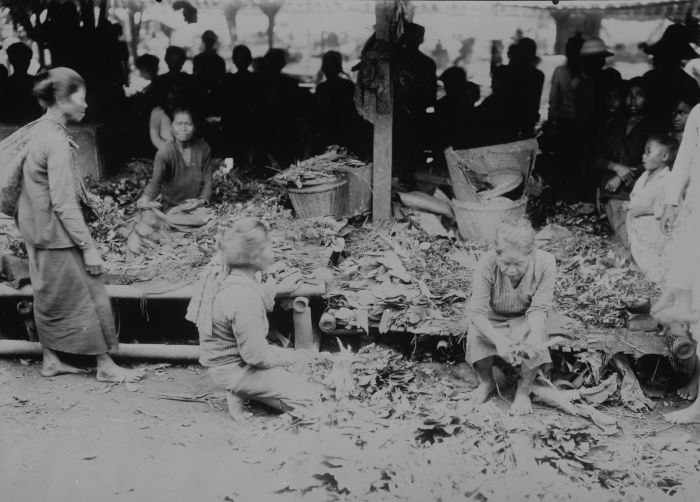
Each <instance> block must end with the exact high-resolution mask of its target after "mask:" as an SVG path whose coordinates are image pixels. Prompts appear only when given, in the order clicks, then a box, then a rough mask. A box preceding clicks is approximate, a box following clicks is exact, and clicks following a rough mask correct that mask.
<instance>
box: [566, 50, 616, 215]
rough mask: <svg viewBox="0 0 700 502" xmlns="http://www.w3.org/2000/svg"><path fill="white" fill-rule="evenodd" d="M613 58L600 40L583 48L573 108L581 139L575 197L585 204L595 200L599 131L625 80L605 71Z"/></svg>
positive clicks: (614, 73) (577, 132) (577, 130)
mask: <svg viewBox="0 0 700 502" xmlns="http://www.w3.org/2000/svg"><path fill="white" fill-rule="evenodd" d="M612 55H613V53H612V52H610V51H608V49H607V48H606V47H605V44H604V43H603V41H602V40H601V39H599V38H590V39H588V40H586V41H584V42H583V45H582V46H581V52H580V56H579V60H580V62H581V73H580V74H579V78H580V80H581V81H580V82H579V85H578V86H577V87H576V91H575V99H574V108H575V111H576V134H577V138H578V148H577V150H576V151H577V157H578V160H579V169H578V173H577V176H576V179H577V186H578V193H577V194H576V197H577V198H578V199H579V200H583V201H592V200H593V198H594V193H595V191H594V187H595V176H594V174H595V171H596V156H595V152H596V150H597V147H598V141H599V138H600V132H601V130H602V129H603V127H604V126H605V123H606V121H607V118H608V115H609V113H608V95H609V93H610V90H611V89H612V88H613V87H615V86H617V85H619V83H620V82H621V81H622V77H621V76H620V73H619V72H618V71H617V70H615V69H613V68H604V66H605V60H606V59H607V58H608V57H609V56H612Z"/></svg>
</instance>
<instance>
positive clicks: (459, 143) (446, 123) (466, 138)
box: [434, 66, 481, 151]
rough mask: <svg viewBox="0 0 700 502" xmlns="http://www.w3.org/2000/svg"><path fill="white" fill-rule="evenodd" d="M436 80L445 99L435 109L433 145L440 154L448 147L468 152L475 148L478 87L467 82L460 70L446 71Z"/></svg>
mask: <svg viewBox="0 0 700 502" xmlns="http://www.w3.org/2000/svg"><path fill="white" fill-rule="evenodd" d="M440 80H441V81H442V83H443V85H444V87H445V96H443V97H442V98H440V99H439V100H438V102H437V104H436V105H435V125H436V127H435V128H434V131H435V134H436V144H437V147H438V149H439V150H440V151H442V150H444V149H445V148H446V147H448V146H451V147H453V148H456V149H464V148H470V147H472V146H474V145H475V144H476V129H475V128H476V127H477V124H476V112H475V109H474V105H475V104H476V102H477V101H479V98H480V97H481V91H480V89H479V86H478V85H477V84H475V83H473V82H469V81H467V73H466V72H465V71H464V69H463V68H461V67H458V66H453V67H451V68H447V69H446V70H445V71H444V72H442V75H440Z"/></svg>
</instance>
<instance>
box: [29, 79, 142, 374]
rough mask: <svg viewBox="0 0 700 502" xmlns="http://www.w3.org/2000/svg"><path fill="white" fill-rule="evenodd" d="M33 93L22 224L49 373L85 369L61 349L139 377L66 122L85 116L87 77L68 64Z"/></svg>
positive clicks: (100, 368)
mask: <svg viewBox="0 0 700 502" xmlns="http://www.w3.org/2000/svg"><path fill="white" fill-rule="evenodd" d="M34 95H35V96H36V97H37V99H38V100H39V102H40V104H41V105H42V106H43V107H44V108H46V113H45V115H44V116H43V117H42V118H41V119H40V120H39V121H38V123H37V124H36V125H34V126H33V127H32V129H31V138H30V139H29V142H28V144H27V158H26V160H25V162H24V168H23V180H22V191H21V194H20V197H19V201H18V210H17V225H18V227H19V230H20V232H21V233H22V236H23V237H24V241H25V243H26V245H27V254H28V255H29V275H30V278H31V281H32V287H33V290H34V317H35V320H36V327H37V332H38V334H39V341H40V342H41V345H42V348H43V366H42V369H41V374H42V375H43V376H46V377H50V376H55V375H60V374H64V373H80V372H82V370H80V369H78V368H75V367H73V366H70V365H68V364H65V363H63V362H62V361H61V360H60V359H59V356H58V352H64V353H69V354H85V355H91V356H96V358H97V379H98V380H100V381H104V382H121V381H127V382H129V381H135V380H139V379H140V378H141V373H139V372H136V371H133V370H126V369H123V368H120V367H119V366H117V365H116V364H115V363H114V361H112V358H111V357H110V356H109V352H112V351H115V350H117V349H118V341H117V333H116V330H115V327H114V319H113V317H112V309H111V306H110V302H109V297H108V296H107V292H106V290H105V287H104V284H103V283H102V281H101V279H100V278H99V275H100V274H101V273H102V271H103V263H102V259H101V258H100V255H99V253H98V251H97V248H96V246H95V243H94V241H93V240H92V237H91V236H90V232H89V230H88V227H87V225H86V223H85V219H84V218H83V214H82V212H81V204H87V194H86V193H85V190H84V187H83V184H82V179H81V176H80V172H79V170H78V167H77V166H76V165H75V158H74V155H73V151H72V150H73V143H72V141H71V139H70V137H69V136H68V132H67V130H66V126H67V124H68V123H70V122H80V121H81V120H82V119H83V117H84V116H85V110H86V108H87V105H86V104H85V82H84V81H83V79H82V77H81V76H80V75H78V74H77V73H76V72H75V71H73V70H71V69H69V68H62V67H61V68H53V69H51V70H49V71H47V72H45V73H43V74H42V75H40V76H38V77H37V80H36V83H35V85H34Z"/></svg>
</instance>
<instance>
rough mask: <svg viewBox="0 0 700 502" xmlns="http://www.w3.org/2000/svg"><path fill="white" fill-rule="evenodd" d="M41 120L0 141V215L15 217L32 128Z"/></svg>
mask: <svg viewBox="0 0 700 502" xmlns="http://www.w3.org/2000/svg"><path fill="white" fill-rule="evenodd" d="M40 120H42V119H38V120H35V121H34V122H30V123H29V124H27V125H25V126H23V127H20V128H19V129H17V130H16V131H15V132H13V133H12V134H10V135H9V136H8V137H7V138H5V139H4V140H2V141H0V213H4V214H6V215H8V216H15V214H16V213H17V202H18V200H19V195H20V192H21V191H22V168H23V166H24V160H25V159H26V158H27V151H28V148H27V146H28V145H29V140H30V139H31V137H32V136H31V130H32V128H33V127H34V126H35V125H36V124H37V123H38V122H39V121H40Z"/></svg>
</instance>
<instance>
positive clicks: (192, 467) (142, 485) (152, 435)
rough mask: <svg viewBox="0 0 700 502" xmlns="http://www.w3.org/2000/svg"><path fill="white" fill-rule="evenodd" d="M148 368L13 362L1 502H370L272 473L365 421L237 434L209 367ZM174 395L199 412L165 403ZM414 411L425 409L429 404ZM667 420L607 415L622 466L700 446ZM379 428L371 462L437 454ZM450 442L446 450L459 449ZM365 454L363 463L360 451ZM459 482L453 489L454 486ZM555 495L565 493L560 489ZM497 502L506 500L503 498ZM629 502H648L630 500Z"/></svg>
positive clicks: (1, 379) (259, 419)
mask: <svg viewBox="0 0 700 502" xmlns="http://www.w3.org/2000/svg"><path fill="white" fill-rule="evenodd" d="M161 366H162V365H161ZM421 366H422V367H425V368H428V369H429V370H430V371H431V372H432V375H433V376H434V377H435V379H436V381H438V380H439V381H441V382H443V383H446V384H448V385H450V386H451V387H452V388H454V389H456V390H457V391H460V390H464V391H467V390H469V389H471V388H472V387H473V386H474V377H473V375H472V374H471V372H470V371H469V370H467V369H466V365H464V364H462V365H456V366H447V365H438V364H432V365H430V364H429V365H421ZM144 367H145V368H146V369H147V371H146V379H145V380H144V382H143V384H142V385H139V386H129V387H127V386H126V385H123V384H122V385H110V384H104V383H100V382H97V381H96V380H95V379H94V373H93V374H91V375H68V376H60V377H55V378H43V377H41V376H40V375H39V368H40V366H39V363H38V362H36V361H33V362H30V361H18V360H1V361H0V417H1V423H2V427H0V487H2V488H1V490H2V496H1V497H0V498H1V499H2V500H6V501H22V502H31V501H56V502H60V501H91V502H92V501H110V500H117V501H124V502H126V501H135V502H137V501H138V502H141V501H146V500H151V501H159V500H169V501H175V502H177V501H193V500H200V501H248V500H251V501H258V500H260V501H280V502H281V501H285V500H369V497H368V498H365V496H363V495H358V494H357V493H360V492H357V491H356V490H355V491H354V492H353V490H349V493H348V490H344V491H342V490H341V491H340V492H339V490H338V486H336V485H334V484H333V483H330V486H331V488H334V489H333V490H331V489H330V488H329V484H328V483H327V484H326V487H325V488H323V487H321V488H318V487H317V488H316V489H313V490H312V489H305V488H303V485H304V483H303V481H304V480H303V479H302V478H303V477H304V475H305V474H304V472H305V471H304V469H303V468H302V469H299V468H296V470H290V469H284V468H282V469H279V468H277V467H279V466H277V467H276V468H271V465H272V464H273V463H274V461H275V459H277V461H280V460H281V462H282V463H284V459H292V458H295V455H296V453H295V452H308V451H310V450H309V448H310V443H314V442H316V441H318V444H329V445H332V447H331V449H333V448H336V447H338V448H339V447H340V444H341V443H342V442H343V441H346V442H347V443H348V445H350V446H348V448H351V447H354V446H353V444H354V445H361V443H360V442H359V441H360V440H359V438H360V432H358V431H357V430H353V429H358V428H359V426H358V425H355V424H354V423H353V421H345V422H343V421H342V420H337V421H336V423H326V425H325V426H324V427H321V428H318V427H313V426H311V427H304V426H303V425H301V426H299V424H296V425H295V424H294V423H293V422H291V421H290V417H289V416H288V415H279V416H277V415H274V414H272V413H270V412H268V411H266V410H262V409H257V408H256V409H254V410H253V412H254V415H253V416H252V417H251V418H250V419H249V421H248V422H246V423H243V424H240V423H235V422H233V421H232V420H231V419H230V418H229V417H228V415H227V413H226V412H225V406H224V400H223V395H222V394H220V393H218V392H217V391H216V390H215V389H213V386H212V384H211V382H210V380H209V379H208V378H207V375H206V373H205V371H204V370H203V369H202V368H201V367H198V366H168V367H159V366H158V365H155V364H149V365H144ZM165 395H169V396H170V397H173V396H174V397H175V398H177V399H188V398H190V399H192V401H182V400H180V401H178V400H172V399H164V398H163V397H166V396H165ZM429 395H430V392H429V390H427V391H426V393H425V396H426V397H425V399H430V397H429ZM418 399H421V398H420V397H419V398H418ZM504 399H507V395H506V396H504ZM494 403H495V408H494V409H495V410H496V413H497V414H498V413H499V412H500V413H501V414H502V415H506V410H507V408H506V407H507V404H506V403H505V402H503V400H502V399H501V398H499V397H496V398H495V399H494ZM677 405H678V403H671V404H669V406H670V407H675V406H677ZM413 406H414V407H416V408H417V407H418V404H417V403H414V404H413ZM665 410H667V407H664V403H663V402H659V404H658V406H657V410H655V411H653V412H651V413H649V414H647V415H645V416H641V415H636V414H633V413H631V412H629V411H625V410H623V409H621V408H617V409H608V410H606V412H608V413H610V414H613V415H615V416H616V417H617V418H618V419H619V421H620V425H621V431H620V432H619V433H618V434H617V435H616V436H614V437H610V438H609V439H607V440H606V441H607V444H606V445H605V446H606V448H607V453H609V454H611V455H612V456H614V453H615V451H618V450H621V451H625V450H626V449H629V448H631V445H632V444H634V443H635V442H639V441H640V440H642V439H643V440H647V439H650V438H653V439H655V440H658V439H659V438H666V439H668V440H669V441H671V440H673V439H674V438H681V440H683V439H682V438H684V437H685V439H686V440H687V438H688V435H690V438H691V440H692V441H697V440H698V438H700V426H690V427H680V426H673V427H672V426H670V425H669V424H667V423H665V422H663V420H662V418H661V417H660V413H659V412H660V411H665ZM326 422H328V421H326ZM331 422H332V421H331ZM369 422H371V423H374V424H375V428H374V430H368V431H366V433H363V434H364V435H363V436H362V438H363V439H362V445H363V446H364V447H365V451H369V446H368V445H369V444H374V445H375V446H376V448H377V450H376V451H382V450H383V449H385V448H388V447H389V446H388V444H389V442H390V441H393V439H392V437H393V438H394V439H395V435H396V431H399V434H401V433H402V432H401V431H403V433H404V434H406V435H407V437H409V436H410V441H409V440H408V439H407V440H406V442H404V443H400V444H399V443H397V444H394V445H392V448H393V450H391V451H398V452H400V451H404V452H405V456H404V457H403V458H397V459H395V462H397V465H406V466H408V465H409V464H410V463H411V462H413V461H414V460H415V459H414V456H415V455H425V454H428V455H430V454H431V452H430V449H429V448H416V447H415V445H412V443H411V441H413V436H412V431H411V430H410V427H411V426H410V424H409V421H407V420H403V421H402V420H400V419H396V420H394V423H392V422H391V418H389V419H386V418H383V419H379V418H377V419H374V420H368V421H366V422H365V423H369ZM543 422H552V423H553V422H556V423H558V424H562V423H566V424H569V426H571V427H574V428H576V427H578V428H580V427H581V425H582V424H583V425H586V422H585V421H583V420H582V419H577V418H572V417H569V416H566V415H564V414H562V413H560V412H557V411H554V410H552V409H551V408H546V407H543V406H536V410H535V414H534V415H533V416H531V417H528V418H526V419H525V420H524V421H523V422H522V425H523V426H524V428H525V429H527V428H528V427H530V426H535V425H537V424H538V423H543ZM359 423H360V422H359V420H358V422H357V424H359ZM474 423H475V422H474ZM377 424H378V425H377ZM588 425H590V423H588ZM334 429H335V430H334ZM450 439H451V438H449V437H448V438H446V439H445V441H444V442H443V443H441V444H442V445H446V444H448V442H449V441H450ZM324 441H326V442H325V443H324ZM351 441H352V442H353V444H351ZM394 442H396V441H394ZM475 444H476V443H475ZM402 445H405V447H403V446H402ZM401 448H403V449H401ZM437 448H438V446H437V443H436V446H435V447H433V452H434V454H435V455H436V456H435V458H437V459H440V460H444V461H446V462H450V463H451V464H453V465H460V464H461V463H462V462H465V460H464V459H460V458H451V457H450V456H449V455H451V453H450V452H451V450H444V453H440V450H438V449H437ZM443 448H447V447H446V446H443ZM355 454H360V455H361V452H360V449H359V448H358V449H356V452H355ZM468 454H469V453H467V455H468ZM329 455H330V453H329ZM334 455H335V454H334ZM367 455H368V456H367V457H366V458H365V459H364V460H362V459H360V460H361V461H366V462H372V458H371V455H370V454H369V453H367ZM475 455H476V453H475ZM299 458H300V459H302V458H303V459H308V458H309V457H299ZM415 458H417V457H415ZM695 461H696V462H697V457H696V458H695ZM288 463H289V462H288ZM326 463H327V465H330V466H331V467H338V465H335V466H334V465H332V464H328V460H327V458H326ZM404 463H405V464H404ZM428 463H430V461H429V462H428ZM434 463H435V462H434V461H433V464H434ZM691 463H692V462H691ZM302 467H303V466H302ZM690 467H692V466H690ZM630 468H631V467H630ZM685 468H688V466H685ZM407 469H408V467H407ZM398 471H399V469H397V468H396V467H394V469H393V471H392V472H394V474H393V475H391V476H389V477H392V476H393V478H394V479H397V478H398V476H399V474H398ZM338 472H340V470H338ZM357 472H358V476H359V472H360V471H357ZM387 472H388V471H387ZM407 472H408V471H407ZM440 472H442V471H440V470H438V471H437V474H430V477H429V478H426V479H429V480H432V481H434V482H435V487H434V488H431V489H430V490H428V489H427V487H424V486H422V485H421V483H423V484H425V483H426V481H420V480H413V483H414V484H413V485H410V483H409V485H407V486H413V488H411V489H410V490H408V491H406V492H401V490H400V489H399V484H398V482H396V483H395V484H394V486H395V488H394V489H393V492H392V489H391V487H389V488H387V489H386V491H382V490H379V491H376V490H375V491H374V494H373V495H374V496H373V497H372V498H371V499H372V500H430V499H432V500H453V498H452V496H451V495H450V494H449V493H441V490H442V488H441V486H442V485H441V484H440V483H439V482H438V481H439V479H438V478H439V477H440V474H439V473H440ZM601 472H603V471H602V470H601ZM648 475H649V476H651V475H652V474H651V473H648ZM353 476H354V474H351V477H353ZM445 476H446V477H447V476H448V473H447V472H445ZM468 476H471V474H470V473H469V470H468V469H465V470H464V477H468ZM681 477H682V476H681ZM336 479H337V480H339V479H340V476H338V475H336ZM432 481H431V482H432ZM457 481H458V482H467V481H468V480H457ZM457 481H455V480H452V481H451V483H452V485H455V484H456V482H457ZM416 488H418V489H416ZM423 488H426V489H425V490H423ZM548 490H550V492H551V491H553V492H556V490H557V488H556V487H550V488H548ZM339 493H340V494H339ZM462 493H464V495H469V494H470V493H471V492H469V491H464V492H462ZM616 493H617V492H616ZM695 493H697V492H695ZM463 498H465V499H466V498H469V497H466V496H465V497H463ZM544 498H545V499H547V497H544ZM473 499H474V500H484V499H485V497H476V496H474V498H473ZM612 499H617V497H615V498H613V497H610V500H612ZM491 500H499V498H498V497H497V496H493V497H492V498H491ZM501 500H504V499H501ZM521 500H525V497H523V498H522V499H521ZM572 500H576V497H574V498H573V499H572ZM597 500H600V499H599V498H598V499H597ZM625 500H644V498H639V497H636V496H633V495H630V496H629V498H628V497H625ZM647 500H651V499H647ZM673 500H681V499H680V498H673Z"/></svg>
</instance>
